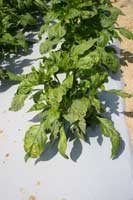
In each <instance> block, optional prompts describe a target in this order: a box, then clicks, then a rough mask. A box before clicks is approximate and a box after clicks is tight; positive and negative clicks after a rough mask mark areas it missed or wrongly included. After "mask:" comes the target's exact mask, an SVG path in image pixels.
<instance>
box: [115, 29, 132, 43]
mask: <svg viewBox="0 0 133 200" xmlns="http://www.w3.org/2000/svg"><path fill="white" fill-rule="evenodd" d="M118 31H119V33H120V34H121V35H123V36H124V37H126V38H128V39H129V40H133V32H131V31H128V30H127V29H125V28H119V29H118Z"/></svg>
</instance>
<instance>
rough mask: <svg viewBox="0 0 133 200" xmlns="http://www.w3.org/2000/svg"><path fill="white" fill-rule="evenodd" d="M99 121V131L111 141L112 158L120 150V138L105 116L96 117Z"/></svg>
mask: <svg viewBox="0 0 133 200" xmlns="http://www.w3.org/2000/svg"><path fill="white" fill-rule="evenodd" d="M97 119H98V120H99V122H100V128H101V132H102V134H103V135H104V136H106V137H109V138H110V140H111V143H112V154H111V158H112V159H114V158H116V156H117V155H118V153H119V151H120V142H121V138H120V135H119V133H118V132H117V130H116V129H115V128H114V126H113V122H112V121H111V120H109V119H106V118H101V117H97Z"/></svg>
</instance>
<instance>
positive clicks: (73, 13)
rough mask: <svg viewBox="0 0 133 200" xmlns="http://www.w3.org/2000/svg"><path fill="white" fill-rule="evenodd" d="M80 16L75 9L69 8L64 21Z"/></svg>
mask: <svg viewBox="0 0 133 200" xmlns="http://www.w3.org/2000/svg"><path fill="white" fill-rule="evenodd" d="M79 15H80V11H79V10H77V9H75V8H70V9H69V11H68V13H67V15H66V16H65V19H74V18H75V17H78V16H79Z"/></svg>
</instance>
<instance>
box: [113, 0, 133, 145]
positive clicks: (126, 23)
mask: <svg viewBox="0 0 133 200" xmlns="http://www.w3.org/2000/svg"><path fill="white" fill-rule="evenodd" d="M114 5H115V6H116V7H118V8H120V9H121V10H122V11H123V12H124V13H125V16H120V17H119V19H118V25H119V26H121V27H125V28H127V29H128V30H130V31H133V1H131V0H130V1H128V0H121V1H117V2H114ZM121 69H122V76H123V79H124V83H125V88H124V90H125V91H126V92H129V93H133V40H128V39H125V38H124V37H122V41H121ZM125 116H126V122H127V125H128V128H129V132H130V138H131V143H132V144H133V98H130V99H125Z"/></svg>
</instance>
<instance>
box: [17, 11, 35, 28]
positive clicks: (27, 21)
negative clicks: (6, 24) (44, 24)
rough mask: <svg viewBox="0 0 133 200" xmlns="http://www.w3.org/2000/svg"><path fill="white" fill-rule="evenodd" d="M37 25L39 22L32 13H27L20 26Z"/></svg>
mask: <svg viewBox="0 0 133 200" xmlns="http://www.w3.org/2000/svg"><path fill="white" fill-rule="evenodd" d="M36 23H37V21H36V20H35V18H34V17H33V16H32V15H31V14H30V13H26V14H25V15H22V16H21V18H20V24H22V25H23V26H27V25H30V26H32V25H35V24H36Z"/></svg>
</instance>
